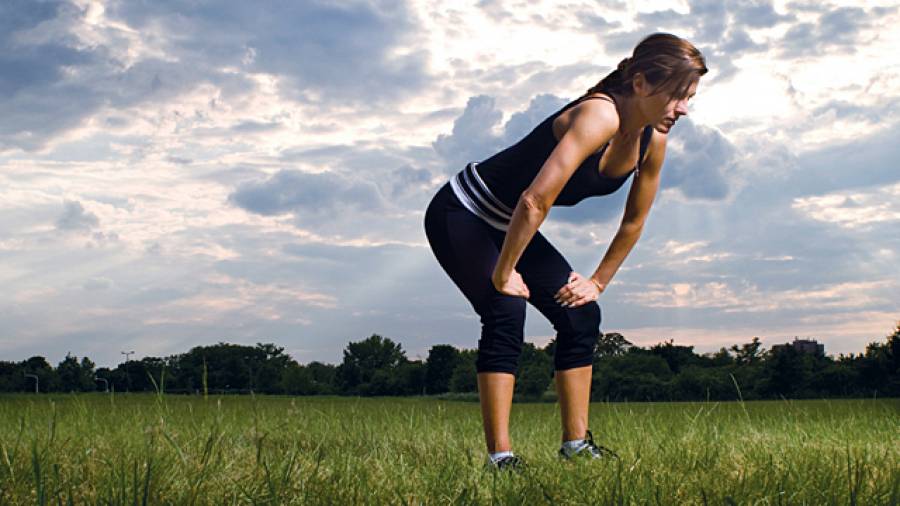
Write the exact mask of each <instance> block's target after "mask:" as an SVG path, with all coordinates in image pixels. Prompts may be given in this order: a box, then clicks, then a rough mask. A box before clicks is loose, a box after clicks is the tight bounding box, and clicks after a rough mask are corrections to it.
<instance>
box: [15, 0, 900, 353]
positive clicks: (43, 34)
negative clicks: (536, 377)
mask: <svg viewBox="0 0 900 506" xmlns="http://www.w3.org/2000/svg"><path fill="white" fill-rule="evenodd" d="M898 26H900V2H897V1H871V2H859V1H854V2H827V1H826V2H819V1H794V2H778V1H777V2H770V1H768V0H747V1H726V2H721V1H718V0H688V1H683V2H670V1H666V2H653V1H650V2H648V1H641V2H631V1H615V0H610V1H603V0H598V1H581V0H567V1H558V2H550V1H541V2H538V1H531V0H529V1H519V0H506V1H501V0H496V1H492V0H482V1H453V2H450V1H435V0H405V1H402V0H390V1H387V0H385V1H382V0H350V1H343V2H332V1H321V2H319V1H314V0H302V1H299V2H297V1H271V2H263V3H257V2H213V1H191V2H186V1H173V0H155V1H153V2H143V1H137V0H129V1H118V0H110V1H105V0H100V1H95V0H71V1H56V0H53V1H35V0H5V1H4V2H2V3H0V281H2V283H3V286H4V290H3V291H2V292H0V360H16V361H18V360H24V359H26V358H28V357H30V356H33V355H42V356H44V357H47V359H48V360H49V361H50V362H51V363H53V364H56V363H58V362H59V361H60V360H62V359H63V358H64V357H65V355H66V354H67V353H72V354H73V355H76V356H78V357H82V356H88V357H90V358H91V359H92V360H93V361H94V362H96V363H97V365H98V366H115V365H116V364H118V363H120V362H121V361H122V360H123V359H124V356H123V355H122V352H123V351H134V355H132V356H131V358H132V359H140V358H142V357H146V356H157V357H164V356H169V355H174V354H178V353H184V352H186V351H188V350H189V349H190V348H192V347H194V346H199V345H211V344H215V343H217V342H220V341H224V342H229V343H237V344H247V345H255V344H256V343H259V342H262V343H269V342H271V343H275V344H277V345H278V346H282V347H284V349H285V351H286V352H287V353H288V354H290V355H291V356H292V357H293V358H294V359H296V360H297V361H298V362H300V363H308V362H310V361H313V360H318V361H323V362H326V363H332V364H336V363H340V361H341V359H342V350H343V349H344V348H345V346H346V345H347V343H349V342H350V341H359V340H362V339H365V338H367V337H368V336H370V335H372V334H379V335H382V336H384V337H388V338H390V339H392V340H393V341H395V342H398V343H400V344H401V345H402V347H403V350H405V352H406V354H407V356H408V357H409V358H410V359H417V358H418V359H423V358H425V357H427V353H428V349H429V348H430V347H431V346H433V345H436V344H445V343H446V344H452V345H454V346H457V347H460V348H474V347H475V346H476V343H477V339H478V336H479V332H480V324H479V322H478V318H477V316H476V315H475V313H474V311H473V310H472V308H471V306H470V305H469V303H468V302H467V301H466V300H465V298H464V297H463V296H462V294H461V293H460V292H459V291H458V290H457V289H456V287H455V286H454V285H453V284H452V282H451V281H450V279H449V278H448V277H447V276H446V274H445V273H444V272H443V271H442V270H441V269H440V266H439V265H438V263H437V261H436V260H435V258H434V256H433V254H432V252H431V250H430V249H429V248H428V244H427V242H426V239H425V234H424V229H423V224H422V221H423V216H424V211H425V208H426V206H427V204H428V202H429V200H430V199H431V197H432V196H433V195H434V193H435V192H436V191H437V190H438V189H439V188H440V187H441V186H442V185H443V184H444V183H445V182H446V181H447V180H448V179H449V178H450V177H451V176H452V175H453V174H455V173H456V172H458V171H459V170H460V169H462V168H463V166H464V165H465V163H466V162H468V161H478V160H482V159H484V158H487V157H488V156H490V155H491V154H493V153H494V152H496V151H498V150H500V149H503V148H504V147H506V146H508V145H510V144H512V143H514V142H516V141H517V140H518V139H520V138H521V137H523V136H524V135H525V134H527V133H528V132H529V131H530V130H531V129H532V128H533V127H534V126H536V125H537V124H538V123H539V122H540V121H541V120H542V119H543V118H545V117H546V116H547V115H549V114H551V113H552V112H553V111H554V110H556V109H557V108H558V107H559V106H560V105H562V104H564V103H565V102H566V101H567V100H571V99H573V98H575V97H577V96H579V95H581V94H582V93H583V92H584V91H585V90H586V89H587V88H589V87H591V86H592V85H594V84H595V83H596V82H597V81H599V80H600V79H601V78H602V77H603V76H605V75H606V74H607V73H608V72H610V71H611V70H612V69H613V68H614V67H615V66H616V65H617V64H618V62H619V61H620V60H621V59H622V58H624V57H626V56H628V55H630V53H631V50H632V49H633V47H634V46H635V45H636V44H637V43H638V42H639V41H640V40H641V39H642V38H643V37H644V36H646V35H649V34H650V33H653V32H657V31H664V32H670V33H674V34H676V35H679V36H681V37H684V38H686V39H688V40H690V41H691V42H693V43H694V44H695V45H696V46H697V47H698V48H699V49H700V50H701V51H702V52H703V54H704V55H705V57H706V61H707V66H708V67H709V69H710V72H709V73H708V74H707V75H706V76H704V77H703V79H701V81H700V86H699V87H698V92H697V96H696V97H695V98H694V99H693V100H692V101H691V106H690V114H689V115H688V116H687V117H686V118H683V119H682V120H681V121H679V123H678V125H677V126H676V127H675V128H673V130H672V132H671V133H670V134H669V141H668V152H667V154H666V160H665V162H664V165H663V169H662V183H661V189H660V192H659V193H658V194H657V197H656V200H655V202H654V205H653V209H652V210H651V212H650V216H649V218H648V220H647V223H646V225H645V227H644V231H643V235H642V237H641V239H640V241H639V242H638V243H637V245H636V246H635V248H634V249H633V250H632V252H631V254H630V255H629V256H628V258H627V259H626V261H625V263H624V264H623V266H622V268H621V269H620V270H619V272H618V273H617V274H616V276H615V277H614V278H613V280H612V283H611V284H610V285H609V287H608V288H607V290H606V291H605V292H604V294H603V295H602V296H601V298H600V301H599V303H600V306H601V308H602V314H603V322H602V324H601V330H602V331H603V332H620V333H622V334H623V335H624V336H625V337H626V338H627V339H628V340H630V341H631V342H632V343H634V344H636V345H640V346H650V345H652V344H656V343H659V342H662V341H665V340H670V339H671V340H674V342H675V343H676V344H680V345H689V346H694V347H695V351H696V352H698V353H702V352H710V351H715V350H718V349H719V348H720V347H723V346H725V347H728V346H730V345H732V344H738V343H745V342H749V341H750V340H751V339H752V338H753V337H760V339H761V340H762V342H763V344H764V346H765V347H767V348H768V347H771V345H773V344H779V343H783V342H788V341H790V340H792V339H794V337H800V338H812V339H817V340H818V341H819V342H822V343H824V344H825V350H826V353H828V354H830V355H835V356H836V355H837V354H839V353H845V354H846V353H859V352H862V351H863V350H864V348H865V346H866V344H867V343H869V342H873V341H883V340H884V336H886V335H887V334H889V333H890V332H891V331H892V330H893V328H894V325H895V324H896V322H897V321H898V320H900V270H898V268H897V266H898V261H900V167H898V164H900V143H898V142H897V130H898V127H900V102H898V97H900V52H898V51H896V48H897V47H900V30H898V28H897V27H898ZM628 184H630V183H626V187H625V188H623V189H621V190H620V191H619V192H618V193H616V194H614V195H612V196H608V197H603V198H593V199H588V200H586V201H584V202H582V203H580V204H579V205H577V206H575V207H572V208H554V209H553V210H552V211H551V213H550V215H549V217H548V219H547V221H546V222H545V223H544V224H543V225H542V227H541V231H542V232H543V233H544V234H545V235H546V236H547V237H548V239H550V240H551V242H552V243H553V244H554V245H555V246H556V247H557V248H558V249H559V250H560V251H561V252H562V253H563V254H564V255H565V256H566V258H567V259H568V260H569V261H570V263H571V264H572V265H573V268H575V270H577V271H578V272H581V273H583V274H590V273H591V272H593V270H594V269H595V268H596V266H597V264H598V263H599V261H600V259H601V258H602V257H603V254H604V253H605V251H606V247H607V246H608V244H609V241H610V240H611V238H612V237H613V236H614V234H615V232H616V230H617V227H618V224H619V221H620V220H621V216H622V212H623V209H624V198H625V195H626V194H627V186H628ZM552 336H553V330H552V328H551V327H550V325H549V324H548V323H547V322H546V321H545V320H544V319H543V317H542V316H541V315H540V314H539V313H537V311H535V310H533V309H531V308H529V312H528V315H527V324H526V340H527V341H529V342H533V343H535V344H537V345H539V346H542V345H544V344H546V343H547V342H548V341H549V339H550V338H552Z"/></svg>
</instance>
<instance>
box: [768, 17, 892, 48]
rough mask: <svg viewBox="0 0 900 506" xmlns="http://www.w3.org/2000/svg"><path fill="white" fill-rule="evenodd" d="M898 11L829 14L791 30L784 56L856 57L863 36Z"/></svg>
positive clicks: (785, 40)
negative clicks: (835, 53) (847, 55)
mask: <svg viewBox="0 0 900 506" xmlns="http://www.w3.org/2000/svg"><path fill="white" fill-rule="evenodd" d="M896 11H897V8H893V9H889V8H878V9H869V10H864V9H862V8H859V7H838V8H836V9H833V10H829V11H827V12H824V13H823V14H822V15H821V16H819V18H818V19H817V20H816V21H815V22H803V23H799V24H796V25H794V26H792V27H791V28H789V29H788V31H787V32H786V33H785V34H784V37H783V42H782V44H780V45H779V48H780V51H779V53H780V56H781V57H785V58H799V57H803V56H813V55H823V54H827V53H828V52H830V51H837V52H843V53H851V54H852V53H855V52H856V47H857V45H859V44H860V43H861V36H862V35H861V32H862V31H863V30H866V29H868V28H871V27H872V26H874V24H875V21H876V20H877V19H879V18H880V17H882V16H884V15H885V14H887V13H889V12H896Z"/></svg>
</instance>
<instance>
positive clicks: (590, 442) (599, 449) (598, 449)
mask: <svg viewBox="0 0 900 506" xmlns="http://www.w3.org/2000/svg"><path fill="white" fill-rule="evenodd" d="M584 442H585V444H586V445H587V447H586V448H584V449H582V450H581V451H585V450H587V451H589V452H591V455H597V456H601V457H612V458H614V459H618V458H619V456H618V455H617V454H616V452H614V451H612V450H610V449H609V448H607V447H605V446H600V445H598V444H597V443H595V442H594V435H593V434H592V433H591V431H590V430H588V431H587V437H586V438H584ZM579 453H581V452H579Z"/></svg>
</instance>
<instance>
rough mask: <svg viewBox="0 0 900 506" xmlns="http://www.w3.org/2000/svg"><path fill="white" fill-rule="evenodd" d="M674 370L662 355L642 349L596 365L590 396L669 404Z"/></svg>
mask: <svg viewBox="0 0 900 506" xmlns="http://www.w3.org/2000/svg"><path fill="white" fill-rule="evenodd" d="M671 378H672V370H671V369H669V365H668V363H667V362H666V361H665V359H663V358H662V357H660V356H659V355H655V354H652V353H650V352H648V351H647V350H644V349H642V348H639V347H632V348H629V350H628V352H627V353H624V354H622V355H617V356H610V357H605V358H602V359H601V360H600V362H599V363H598V364H596V367H595V370H594V375H593V379H592V387H591V395H592V397H593V398H594V399H610V400H626V399H628V400H635V401H647V400H651V401H652V400H668V399H669V398H670V391H669V387H668V385H669V380H670V379H671Z"/></svg>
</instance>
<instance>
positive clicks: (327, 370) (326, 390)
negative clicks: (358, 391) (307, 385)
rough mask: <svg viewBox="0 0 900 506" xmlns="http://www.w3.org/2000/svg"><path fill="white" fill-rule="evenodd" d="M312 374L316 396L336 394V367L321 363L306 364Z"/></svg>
mask: <svg viewBox="0 0 900 506" xmlns="http://www.w3.org/2000/svg"><path fill="white" fill-rule="evenodd" d="M306 368H307V369H309V372H310V374H312V379H313V383H314V385H315V387H316V393H318V394H334V393H337V386H336V384H335V381H336V377H337V367H336V366H333V365H331V364H323V363H322V362H310V363H308V364H306Z"/></svg>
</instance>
